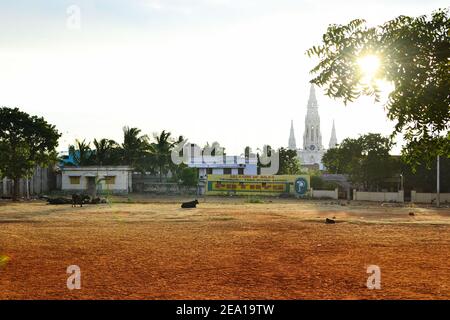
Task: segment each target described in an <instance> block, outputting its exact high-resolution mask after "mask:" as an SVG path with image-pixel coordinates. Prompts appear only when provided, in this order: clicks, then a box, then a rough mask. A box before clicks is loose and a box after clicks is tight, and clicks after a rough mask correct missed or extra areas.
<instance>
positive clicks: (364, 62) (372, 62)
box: [358, 55, 380, 80]
mask: <svg viewBox="0 0 450 320" xmlns="http://www.w3.org/2000/svg"><path fill="white" fill-rule="evenodd" d="M358 65H359V68H360V69H361V73H362V74H363V76H364V78H366V79H367V80H372V79H373V78H374V77H375V74H376V73H377V71H378V68H379V67H380V59H379V58H378V57H377V56H375V55H366V56H363V57H361V58H359V59H358Z"/></svg>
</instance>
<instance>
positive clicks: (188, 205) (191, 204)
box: [181, 199, 198, 209]
mask: <svg viewBox="0 0 450 320" xmlns="http://www.w3.org/2000/svg"><path fill="white" fill-rule="evenodd" d="M197 205H198V200H197V199H195V200H194V201H189V202H183V203H182V204H181V207H182V208H184V209H186V208H197Z"/></svg>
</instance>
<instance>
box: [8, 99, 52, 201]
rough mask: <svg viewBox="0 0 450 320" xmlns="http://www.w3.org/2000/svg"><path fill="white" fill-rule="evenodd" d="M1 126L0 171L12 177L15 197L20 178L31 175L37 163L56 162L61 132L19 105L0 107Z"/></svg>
mask: <svg viewBox="0 0 450 320" xmlns="http://www.w3.org/2000/svg"><path fill="white" fill-rule="evenodd" d="M0 128H1V130H0V173H1V174H2V175H3V176H7V177H9V178H11V179H13V180H14V182H15V183H14V186H15V188H14V192H13V198H14V199H17V195H18V191H19V190H18V187H19V184H18V182H19V179H20V178H24V177H26V176H29V175H31V174H32V173H33V171H34V169H35V168H36V166H37V165H48V164H49V162H50V161H56V158H57V155H56V151H55V148H56V147H57V146H58V139H59V137H60V136H61V134H60V133H59V132H58V130H56V128H55V126H53V125H51V124H49V123H47V122H46V121H45V120H44V118H42V117H37V116H30V115H29V114H27V113H25V112H22V111H20V110H19V109H18V108H14V109H12V108H7V107H2V108H0Z"/></svg>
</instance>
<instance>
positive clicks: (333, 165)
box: [322, 133, 395, 189]
mask: <svg viewBox="0 0 450 320" xmlns="http://www.w3.org/2000/svg"><path fill="white" fill-rule="evenodd" d="M391 148H392V142H391V140H390V139H389V138H387V137H383V136H381V135H380V134H375V133H369V134H366V135H363V136H360V137H359V138H358V139H350V138H347V139H344V140H343V141H342V143H341V144H339V145H338V146H337V147H336V148H333V149H330V150H328V151H327V152H326V153H325V154H324V156H323V158H322V162H323V164H324V165H325V167H326V168H327V170H328V171H329V172H331V173H340V174H348V175H349V176H350V179H351V180H352V181H353V182H354V183H356V184H359V185H361V186H362V187H364V188H365V189H377V188H378V186H379V185H380V184H381V183H382V182H383V181H384V180H385V179H386V178H391V177H392V175H393V174H394V171H395V170H394V162H393V160H392V157H391V156H390V155H389V151H390V150H391Z"/></svg>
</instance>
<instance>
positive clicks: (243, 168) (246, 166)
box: [188, 155, 258, 179]
mask: <svg viewBox="0 0 450 320" xmlns="http://www.w3.org/2000/svg"><path fill="white" fill-rule="evenodd" d="M188 166H189V167H190V168H197V169H199V170H198V171H199V178H200V179H205V178H206V176H207V175H208V174H235V175H236V174H239V175H257V174H258V166H257V159H256V158H254V157H250V158H246V157H243V156H226V155H220V156H198V157H192V158H191V159H190V161H189V163H188Z"/></svg>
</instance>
